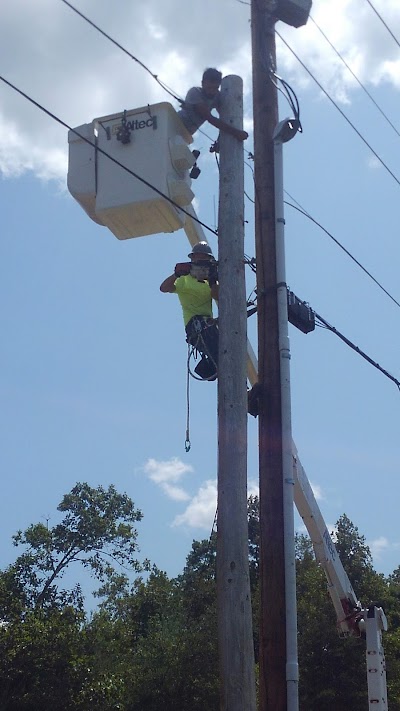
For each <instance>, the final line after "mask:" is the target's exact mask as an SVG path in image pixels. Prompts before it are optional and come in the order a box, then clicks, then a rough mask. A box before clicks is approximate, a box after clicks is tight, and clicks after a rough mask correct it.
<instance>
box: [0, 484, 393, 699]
mask: <svg viewBox="0 0 400 711" xmlns="http://www.w3.org/2000/svg"><path fill="white" fill-rule="evenodd" d="M58 508H59V511H60V513H61V514H63V518H62V521H61V522H60V523H59V524H57V525H56V526H54V527H53V528H49V527H48V526H44V525H43V524H35V525H32V526H30V527H29V528H28V529H27V530H26V531H25V532H24V533H22V532H19V533H18V534H17V535H16V536H15V543H16V545H18V546H20V547H23V548H24V551H23V552H22V553H21V554H20V555H19V556H18V558H17V559H16V561H15V563H14V564H13V565H12V566H10V567H9V568H7V570H5V571H3V572H0V618H1V620H2V621H3V623H2V624H1V625H0V711H36V710H37V709H39V708H40V709H41V711H50V710H52V711H53V709H54V708H57V711H72V710H73V711H87V709H91V708H96V709H97V710H98V711H142V709H146V711H176V709H179V710H180V711H203V710H204V709H205V708H207V709H208V711H218V709H219V680H218V651H217V648H218V645H217V605H216V565H215V563H216V534H213V535H212V536H211V538H210V539H209V540H203V541H194V542H193V544H192V548H191V551H190V552H189V554H188V556H187V560H186V565H185V567H184V570H183V571H182V574H181V575H179V576H178V577H176V578H173V579H170V578H169V577H168V576H167V575H166V573H165V572H163V571H161V570H159V569H158V568H157V567H156V566H153V567H151V568H149V567H148V568H147V571H146V572H145V574H144V575H143V571H141V570H140V566H139V563H138V561H137V558H136V556H137V550H138V549H137V532H136V528H135V524H136V523H137V522H138V521H140V519H141V513H140V512H139V511H137V510H136V509H135V507H134V505H133V503H132V501H131V500H130V499H129V498H128V497H127V496H126V495H125V494H124V495H121V494H118V493H117V492H116V490H115V489H114V487H109V489H108V490H104V489H102V487H98V488H96V489H92V488H91V487H89V486H88V485H87V484H77V486H76V487H74V489H73V490H72V491H71V492H70V494H67V495H66V496H64V498H63V501H62V502H61V504H60V506H59V507H58ZM248 516H249V563H250V582H251V592H252V599H253V621H254V640H255V651H256V658H257V656H258V654H257V653H258V621H259V614H260V600H259V506H258V499H257V497H250V499H249V502H248ZM335 543H336V547H337V550H338V552H339V554H340V558H341V560H342V562H343V565H344V567H345V569H346V572H347V574H348V576H349V578H350V581H351V583H352V585H353V587H354V589H355V591H356V594H357V595H358V596H359V598H360V600H361V602H362V604H363V605H364V606H368V605H369V604H370V603H371V602H377V603H378V604H380V605H382V606H383V607H384V609H385V611H386V614H387V617H388V621H389V631H388V632H387V633H386V634H385V636H384V644H385V651H386V658H387V669H388V688H389V700H390V702H389V707H390V709H391V711H400V567H399V568H398V569H397V570H395V571H394V572H393V574H392V575H391V576H389V578H387V579H385V578H384V576H382V575H380V574H378V573H376V572H375V570H374V568H373V564H372V557H371V553H370V550H369V548H368V546H367V545H366V542H365V539H364V537H363V536H362V535H360V533H359V532H358V529H357V528H356V526H354V524H353V523H352V522H351V521H350V520H349V519H348V518H347V516H345V515H343V516H341V517H340V519H339V521H338V522H337V526H336V528H335ZM72 563H74V564H80V565H82V566H84V567H85V568H87V569H88V570H89V571H90V572H91V573H92V574H93V576H94V577H95V578H96V579H97V580H98V582H99V583H100V587H99V589H98V592H97V594H98V596H99V605H98V608H97V610H96V612H95V613H94V614H93V615H92V616H91V617H88V616H87V614H86V613H85V611H84V606H83V596H82V593H81V591H80V588H79V585H78V584H75V585H74V586H73V588H72V589H71V590H64V589H62V587H61V582H62V575H63V573H64V571H65V570H66V569H67V568H68V566H70V565H71V564H72ZM121 566H123V567H122V568H121ZM296 566H297V603H298V630H299V637H298V640H299V665H300V685H299V689H300V711H337V709H338V708H340V709H347V708H351V709H352V711H364V710H365V709H366V708H367V706H368V701H367V685H366V665H365V640H363V639H362V638H355V637H350V638H348V639H342V638H340V637H339V635H338V633H337V626H336V617H335V612H334V608H333V605H332V603H331V600H330V597H329V594H328V591H327V585H326V579H325V575H324V573H323V571H322V569H321V568H320V567H319V566H318V565H317V563H316V560H315V557H314V553H313V549H312V544H311V541H310V539H309V538H308V537H307V536H304V535H298V536H297V537H296ZM125 568H129V569H130V570H133V571H135V573H136V574H137V573H141V575H140V576H139V577H136V578H135V579H133V580H132V578H130V577H129V575H128V574H127V570H125Z"/></svg>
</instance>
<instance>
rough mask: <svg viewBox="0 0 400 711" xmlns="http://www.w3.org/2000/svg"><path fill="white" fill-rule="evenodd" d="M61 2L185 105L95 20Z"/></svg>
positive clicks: (69, 4) (64, 0) (65, 0)
mask: <svg viewBox="0 0 400 711" xmlns="http://www.w3.org/2000/svg"><path fill="white" fill-rule="evenodd" d="M61 2H63V3H64V5H67V6H68V7H69V8H71V10H73V11H74V12H76V14H77V15H79V16H80V17H81V18H82V19H83V20H85V22H87V23H88V24H89V25H91V26H92V27H94V29H95V30H97V32H100V34H102V35H103V37H106V38H107V39H108V40H109V41H110V42H112V43H113V44H114V45H115V46H116V47H118V49H120V50H121V51H122V52H124V53H125V54H127V55H128V57H130V59H133V60H134V61H135V62H137V64H139V65H140V66H141V67H142V68H143V69H144V70H145V71H146V72H148V73H149V74H150V76H151V77H153V79H155V81H156V82H157V83H158V84H159V85H160V86H161V87H162V88H163V89H164V90H165V91H166V92H167V93H168V94H169V95H170V96H172V97H173V98H174V99H176V101H178V102H179V103H183V99H180V98H179V97H178V96H176V95H175V94H174V93H173V92H172V90H170V88H169V87H167V85H166V84H164V83H163V82H162V81H161V80H160V79H159V78H158V76H157V74H154V73H153V72H152V71H151V70H150V69H149V68H148V67H147V66H146V65H145V64H144V63H143V62H141V61H140V59H138V58H137V57H135V56H134V55H133V54H131V52H129V50H127V49H126V48H125V47H123V46H122V44H120V43H119V42H117V40H115V39H114V38H113V37H111V35H109V34H108V33H107V32H105V31H104V30H102V29H101V27H99V26H98V25H96V23H95V22H93V20H91V19H90V18H89V17H87V16H86V15H84V14H83V12H81V11H80V10H78V8H76V7H75V6H74V5H72V4H71V3H70V2H68V0H61Z"/></svg>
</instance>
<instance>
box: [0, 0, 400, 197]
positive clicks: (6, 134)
mask: <svg viewBox="0 0 400 711" xmlns="http://www.w3.org/2000/svg"><path fill="white" fill-rule="evenodd" d="M76 6H77V9H79V10H81V11H82V12H84V14H85V15H87V17H89V18H90V19H91V20H93V22H95V23H96V24H97V25H98V26H99V27H100V28H102V29H104V30H106V31H107V32H108V33H109V34H110V35H111V37H113V38H115V39H116V40H117V41H118V42H119V43H120V44H121V45H122V46H123V47H125V48H126V49H127V50H128V51H129V52H131V53H132V54H133V55H134V56H135V57H136V58H137V59H138V60H139V61H140V62H142V63H143V64H145V65H146V66H147V67H148V68H149V70H150V73H154V74H156V75H157V76H158V77H159V78H160V80H162V81H163V82H164V83H165V84H167V85H168V86H169V87H171V89H172V90H173V92H174V93H175V94H176V95H178V96H183V95H184V94H185V92H186V90H187V88H188V87H189V86H191V85H192V84H193V83H196V84H198V83H199V81H200V77H201V74H202V71H203V70H204V68H205V66H206V64H211V65H214V66H218V67H220V68H221V69H222V70H223V71H224V73H239V74H240V75H241V76H243V80H244V90H245V96H247V97H249V95H250V92H251V47H250V24H249V14H250V9H249V7H247V6H246V5H245V4H242V3H238V2H236V3H235V2H232V0H219V2H218V3H217V4H216V3H215V2H214V0H203V2H202V3H201V4H197V5H196V4H194V5H191V7H190V12H187V13H182V12H181V9H182V5H181V2H180V0H169V1H168V2H165V0H153V2H152V3H148V2H146V0H136V2H135V3H129V4H124V7H123V8H122V7H119V8H118V9H117V11H116V9H115V6H114V5H113V4H112V3H99V2H97V0H85V2H83V0H76ZM314 6H315V7H313V16H314V17H315V20H316V21H317V22H318V24H319V25H320V27H321V29H323V30H324V32H325V33H326V34H327V36H328V37H329V39H330V40H331V41H332V43H333V44H334V45H335V46H336V47H337V49H338V50H339V51H340V52H341V53H342V55H343V56H344V57H345V59H346V61H347V62H348V63H349V64H350V65H351V66H352V68H353V69H354V71H356V73H357V75H358V76H359V78H360V79H361V80H362V81H363V82H365V83H366V84H369V86H371V85H380V84H386V85H388V84H390V85H392V86H393V87H394V88H395V89H398V88H399V87H400V60H399V59H398V47H397V45H396V43H395V42H394V40H392V38H391V37H390V35H389V34H388V32H387V30H386V29H385V28H384V26H383V25H382V23H381V22H380V21H379V19H378V18H377V17H376V15H375V13H374V12H373V11H372V10H371V8H370V7H369V6H368V5H367V3H363V4H362V3H360V2H359V0H337V1H336V2H335V3H332V2H331V0H319V2H318V4H317V3H314ZM376 6H377V9H378V10H379V11H380V12H382V15H383V17H384V19H385V21H386V22H387V23H388V25H389V26H390V27H393V28H394V29H395V28H396V26H398V25H399V21H400V5H399V3H398V0H376ZM177 17H179V23H177V21H176V18H177ZM210 17H212V18H213V22H212V23H210V22H209V19H208V18H210ZM227 18H229V19H228V21H227ZM221 26H222V27H224V28H226V31H225V32H224V33H223V35H222V37H221ZM278 30H279V32H280V33H281V34H282V35H283V36H284V37H285V38H286V40H287V42H288V43H289V44H290V46H291V47H293V49H294V50H295V51H296V53H297V54H298V55H299V57H300V58H301V59H302V61H303V62H304V63H305V64H306V65H307V67H309V69H310V70H311V71H312V72H313V73H314V74H315V76H316V77H317V78H318V79H319V80H320V81H321V82H322V84H323V85H324V86H325V87H326V88H327V90H328V91H330V92H331V93H332V94H333V95H334V96H335V98H336V99H337V100H340V101H344V102H348V101H349V100H351V98H352V92H353V91H356V90H357V91H359V88H358V86H357V84H356V83H355V81H354V79H353V77H352V76H351V74H350V73H349V72H348V70H347V69H346V68H345V67H344V65H343V64H342V63H341V61H340V60H339V59H338V57H337V56H336V55H335V53H334V52H333V50H332V49H331V48H330V47H329V45H328V43H327V42H326V41H325V40H324V38H323V37H322V36H321V34H320V33H319V32H318V30H317V28H316V27H315V25H314V24H313V23H312V22H311V21H310V22H309V23H308V24H307V25H306V26H305V27H303V28H300V29H299V30H295V29H293V28H290V27H287V26H285V25H283V23H278ZM193 32H195V34H196V42H193ZM280 44H281V43H278V59H279V73H280V74H283V75H284V76H285V78H286V79H287V80H289V81H290V82H291V83H293V84H294V88H295V89H296V88H298V87H300V86H301V85H307V86H310V87H311V86H312V87H313V90H315V87H314V85H313V82H312V80H311V79H310V78H309V77H308V75H307V74H306V73H305V71H304V69H303V68H302V67H301V66H300V65H299V63H298V62H297V60H296V59H295V58H294V57H293V55H291V53H290V52H289V51H288V50H287V49H286V48H283V47H281V46H280ZM15 47H18V52H17V53H16V52H15ZM210 47H212V52H211V53H210ZM0 63H1V67H2V75H3V76H4V77H5V78H6V79H8V80H9V81H11V82H12V83H14V84H15V85H16V86H17V87H18V88H20V89H22V90H23V91H25V92H26V93H27V94H28V95H30V96H31V97H32V98H33V99H35V100H36V101H38V102H39V103H40V104H41V105H42V106H44V107H45V108H47V109H49V110H50V111H52V112H53V113H54V114H56V115H57V116H59V118H61V119H62V120H63V121H65V122H66V123H68V124H69V125H71V126H73V127H75V126H79V125H80V124H82V123H88V122H90V121H91V120H92V119H93V118H95V117H99V116H104V115H107V114H110V113H114V112H118V111H122V110H123V109H124V108H128V109H129V108H134V107H135V106H136V107H138V106H143V105H146V104H147V103H152V102H154V101H165V100H166V101H171V103H172V104H173V105H174V106H175V107H177V103H176V102H175V100H174V99H173V98H172V97H170V96H168V95H167V94H166V93H165V91H164V90H163V89H162V88H161V87H160V86H159V85H158V84H157V83H156V82H155V81H154V79H153V78H152V77H151V75H150V74H149V73H148V72H146V71H144V69H143V67H141V66H140V64H139V62H135V61H133V60H132V59H130V58H129V57H128V56H127V55H126V54H124V53H123V52H122V51H121V50H120V49H118V47H116V46H115V45H113V44H112V43H111V42H110V41H109V40H107V39H106V38H105V37H103V36H102V35H101V34H100V33H99V32H97V31H96V30H95V29H94V28H93V27H91V26H90V25H89V24H88V23H87V22H85V20H83V19H82V18H81V17H79V16H78V15H77V14H76V13H74V12H73V11H72V10H71V9H70V8H68V7H67V6H66V5H65V4H63V3H62V2H54V0H35V2H34V3H32V1H31V0H3V2H2V3H0ZM28 70H29V71H28ZM0 100H1V111H0V126H1V131H0V171H1V172H3V174H4V175H6V176H10V175H19V174H21V172H23V171H33V172H34V173H35V174H36V175H38V176H40V177H42V178H47V179H52V178H54V177H56V178H58V179H60V180H62V181H63V182H64V183H65V173H66V161H67V132H66V129H64V128H61V127H60V126H57V125H56V124H55V123H54V121H52V119H51V118H49V117H48V116H46V115H45V114H44V113H43V112H41V111H40V110H39V109H38V108H36V107H34V106H32V105H31V104H29V103H28V101H27V100H26V99H24V98H22V97H21V96H19V95H18V94H17V93H16V92H15V91H13V90H12V89H11V88H10V87H8V86H6V85H5V84H3V83H2V82H0ZM250 113H251V111H250V106H249V108H248V111H247V116H246V126H249V125H250V122H251V118H250Z"/></svg>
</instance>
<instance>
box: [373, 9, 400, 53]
mask: <svg viewBox="0 0 400 711" xmlns="http://www.w3.org/2000/svg"><path fill="white" fill-rule="evenodd" d="M367 3H368V5H369V6H370V7H371V8H372V10H373V11H374V13H375V14H376V15H377V16H378V17H379V19H380V21H381V22H382V24H383V25H384V26H385V27H386V29H387V31H388V32H389V34H390V35H391V37H393V39H394V41H395V42H396V44H397V46H398V47H400V42H399V40H398V39H397V37H396V35H394V34H393V32H392V30H391V29H390V27H389V25H388V24H387V23H386V22H385V20H384V19H383V17H382V15H380V14H379V12H378V10H377V9H376V7H374V6H373V4H372V2H371V0H367Z"/></svg>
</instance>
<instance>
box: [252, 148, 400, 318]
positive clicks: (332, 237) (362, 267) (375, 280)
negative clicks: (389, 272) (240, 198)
mask: <svg viewBox="0 0 400 711" xmlns="http://www.w3.org/2000/svg"><path fill="white" fill-rule="evenodd" d="M249 158H250V159H252V154H249ZM245 165H247V166H248V168H250V170H251V172H252V174H253V180H254V170H253V167H252V166H251V165H250V163H248V162H247V161H245ZM284 192H285V193H286V195H287V196H288V197H289V198H290V199H291V200H292V201H293V202H295V203H296V205H293V204H292V203H290V202H288V201H287V200H284V202H285V205H288V206H289V207H291V208H293V209H294V210H297V211H298V212H300V213H301V214H302V215H304V216H305V217H308V219H309V220H311V222H313V223H314V224H315V225H317V227H319V228H320V229H321V230H322V231H323V232H325V234H327V235H328V237H330V238H331V239H332V240H333V242H335V244H337V245H338V247H340V249H342V250H343V252H345V254H347V256H348V257H350V259H351V260H352V261H353V262H354V263H355V264H357V266H358V267H360V269H362V271H363V272H364V273H365V274H366V275H367V276H368V277H369V278H370V279H372V281H373V282H374V283H375V284H376V285H377V286H378V287H379V288H380V289H381V290H382V291H383V292H384V293H385V294H386V295H387V296H388V297H389V299H391V300H392V301H393V302H394V303H395V304H396V306H398V307H399V308H400V302H399V301H397V299H395V298H394V296H392V294H390V292H389V291H388V290H387V289H385V287H384V286H383V285H382V284H381V283H380V282H379V281H378V279H376V278H375V277H374V276H373V274H371V272H369V271H368V269H366V268H365V267H364V266H363V265H362V264H361V262H360V261H359V260H358V259H356V257H354V256H353V255H352V254H351V252H349V250H348V249H346V247H345V246H344V245H343V244H342V243H341V242H339V240H338V239H336V237H334V236H333V235H332V234H331V233H330V232H329V231H328V230H327V229H326V228H325V227H324V226H323V225H321V223H320V222H318V221H317V220H316V219H315V218H314V217H312V215H310V213H309V212H307V210H305V209H304V208H303V207H302V205H300V203H299V202H298V201H297V200H296V199H295V198H294V197H293V196H292V195H290V193H289V192H288V191H287V190H284ZM245 195H246V197H247V198H248V199H249V200H250V201H251V202H252V203H254V200H252V198H250V197H249V196H248V195H247V193H245Z"/></svg>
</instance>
